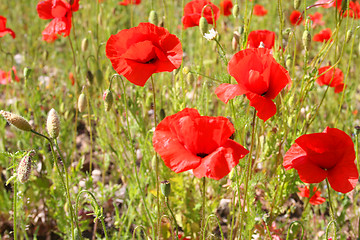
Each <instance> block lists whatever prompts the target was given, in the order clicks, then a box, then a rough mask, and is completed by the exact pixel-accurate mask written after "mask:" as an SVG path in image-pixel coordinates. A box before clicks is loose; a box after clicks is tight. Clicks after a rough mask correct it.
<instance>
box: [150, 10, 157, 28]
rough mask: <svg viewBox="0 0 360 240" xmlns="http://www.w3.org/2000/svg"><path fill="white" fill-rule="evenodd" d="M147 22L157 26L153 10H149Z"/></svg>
mask: <svg viewBox="0 0 360 240" xmlns="http://www.w3.org/2000/svg"><path fill="white" fill-rule="evenodd" d="M149 22H150V23H152V24H154V25H158V23H159V20H158V15H157V13H156V11H155V10H151V12H150V14H149Z"/></svg>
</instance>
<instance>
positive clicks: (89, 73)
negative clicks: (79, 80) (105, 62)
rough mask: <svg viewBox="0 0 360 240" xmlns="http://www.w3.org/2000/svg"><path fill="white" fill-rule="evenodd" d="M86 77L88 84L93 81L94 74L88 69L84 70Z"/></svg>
mask: <svg viewBox="0 0 360 240" xmlns="http://www.w3.org/2000/svg"><path fill="white" fill-rule="evenodd" d="M86 79H87V80H88V81H89V83H90V84H92V83H93V81H94V74H92V72H91V71H90V70H88V71H87V72H86Z"/></svg>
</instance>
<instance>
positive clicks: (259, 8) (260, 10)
mask: <svg viewBox="0 0 360 240" xmlns="http://www.w3.org/2000/svg"><path fill="white" fill-rule="evenodd" d="M267 12H268V11H267V10H266V9H265V8H264V6H263V5H260V4H255V6H254V10H253V14H254V15H255V16H260V17H261V16H265V15H266V14H267Z"/></svg>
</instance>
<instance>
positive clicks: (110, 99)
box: [103, 89, 114, 112]
mask: <svg viewBox="0 0 360 240" xmlns="http://www.w3.org/2000/svg"><path fill="white" fill-rule="evenodd" d="M103 99H104V106H105V111H106V112H108V111H110V109H111V107H112V105H113V103H114V96H113V93H112V92H111V90H109V89H106V91H105V92H104V94H103Z"/></svg>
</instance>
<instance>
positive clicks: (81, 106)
mask: <svg viewBox="0 0 360 240" xmlns="http://www.w3.org/2000/svg"><path fill="white" fill-rule="evenodd" d="M86 106H87V103H86V95H85V94H84V93H81V94H80V96H79V99H78V108H79V112H84V111H85V109H86Z"/></svg>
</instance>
